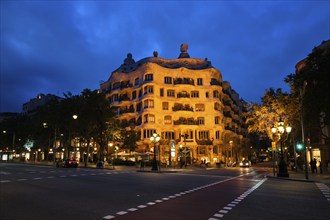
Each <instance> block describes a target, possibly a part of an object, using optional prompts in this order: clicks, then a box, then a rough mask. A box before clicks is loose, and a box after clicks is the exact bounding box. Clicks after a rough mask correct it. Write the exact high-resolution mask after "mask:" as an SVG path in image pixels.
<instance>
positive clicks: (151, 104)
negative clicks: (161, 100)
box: [143, 99, 154, 108]
mask: <svg viewBox="0 0 330 220" xmlns="http://www.w3.org/2000/svg"><path fill="white" fill-rule="evenodd" d="M143 106H144V108H153V107H154V100H152V99H147V100H144V102H143Z"/></svg>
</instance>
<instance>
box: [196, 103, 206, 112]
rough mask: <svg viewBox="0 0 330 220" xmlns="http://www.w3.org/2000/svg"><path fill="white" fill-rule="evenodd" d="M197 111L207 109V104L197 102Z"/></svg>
mask: <svg viewBox="0 0 330 220" xmlns="http://www.w3.org/2000/svg"><path fill="white" fill-rule="evenodd" d="M195 110H196V112H203V111H205V105H204V104H196V105H195Z"/></svg>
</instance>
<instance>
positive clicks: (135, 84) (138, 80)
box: [134, 78, 140, 86]
mask: <svg viewBox="0 0 330 220" xmlns="http://www.w3.org/2000/svg"><path fill="white" fill-rule="evenodd" d="M139 84H140V79H139V78H135V81H134V86H138V85H139Z"/></svg>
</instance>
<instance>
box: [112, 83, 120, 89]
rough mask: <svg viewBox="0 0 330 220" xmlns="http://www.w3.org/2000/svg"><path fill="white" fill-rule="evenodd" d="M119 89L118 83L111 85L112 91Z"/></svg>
mask: <svg viewBox="0 0 330 220" xmlns="http://www.w3.org/2000/svg"><path fill="white" fill-rule="evenodd" d="M119 88H120V82H115V83H114V84H113V85H112V89H113V90H115V89H119Z"/></svg>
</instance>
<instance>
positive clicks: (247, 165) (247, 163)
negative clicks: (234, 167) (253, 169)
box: [239, 159, 251, 167]
mask: <svg viewBox="0 0 330 220" xmlns="http://www.w3.org/2000/svg"><path fill="white" fill-rule="evenodd" d="M239 166H240V167H250V166H251V162H250V161H249V160H246V159H245V160H242V161H241V162H240V163H239Z"/></svg>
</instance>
